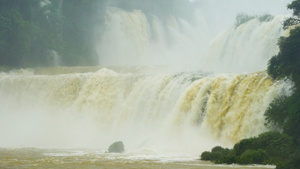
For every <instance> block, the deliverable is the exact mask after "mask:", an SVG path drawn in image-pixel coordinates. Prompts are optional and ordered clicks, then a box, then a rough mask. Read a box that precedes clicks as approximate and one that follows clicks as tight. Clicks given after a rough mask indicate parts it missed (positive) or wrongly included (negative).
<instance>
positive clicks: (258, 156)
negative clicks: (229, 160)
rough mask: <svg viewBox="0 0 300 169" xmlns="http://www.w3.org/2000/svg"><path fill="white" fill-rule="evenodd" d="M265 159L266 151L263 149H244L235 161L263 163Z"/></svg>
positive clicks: (240, 162)
mask: <svg viewBox="0 0 300 169" xmlns="http://www.w3.org/2000/svg"><path fill="white" fill-rule="evenodd" d="M266 159H267V152H266V151H265V150H262V149H258V150H246V151H245V152H244V153H243V154H242V155H241V156H240V158H238V161H237V162H238V163H239V164H263V163H264V161H265V160H266Z"/></svg>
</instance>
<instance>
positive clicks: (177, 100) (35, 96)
mask: <svg viewBox="0 0 300 169" xmlns="http://www.w3.org/2000/svg"><path fill="white" fill-rule="evenodd" d="M284 85H285V83H280V82H278V83H273V82H272V81H271V80H270V79H269V77H268V76H267V74H266V73H264V72H257V73H253V74H249V75H246V74H242V75H230V74H224V75H217V76H214V75H213V76H211V75H210V76H208V75H201V74H193V73H186V74H185V73H184V74H159V75H156V74H144V73H143V74H134V73H117V72H114V71H112V70H108V69H100V70H99V71H98V72H95V73H83V74H62V75H31V74H29V75H7V74H4V75H1V76H0V93H1V95H0V100H1V104H2V106H1V109H0V113H1V117H2V118H1V120H0V121H1V123H0V126H1V127H0V129H1V133H2V136H3V139H1V141H0V143H1V145H9V146H13V145H15V144H16V145H19V144H21V145H23V144H24V145H28V146H34V145H39V146H62V147H64V146H65V147H72V146H75V147H76V146H88V145H89V146H92V147H99V146H100V147H101V146H103V147H105V145H108V144H109V143H110V142H112V141H113V140H118V139H122V140H124V141H125V142H126V143H127V147H128V149H129V150H130V149H139V148H147V147H148V148H149V147H151V148H154V147H155V148H157V149H164V150H165V149H175V150H176V149H179V150H181V149H182V151H183V150H185V151H188V150H189V151H192V150H196V151H198V152H199V151H201V150H204V148H206V147H207V144H205V145H203V144H204V143H205V141H207V140H211V141H212V142H211V143H212V144H213V143H214V141H213V140H215V141H216V142H222V144H226V143H228V144H229V145H230V144H232V143H235V142H236V141H238V140H240V139H241V138H245V137H251V136H255V135H257V134H259V133H261V132H263V131H265V130H266V128H265V127H264V115H263V114H264V111H265V110H266V108H267V107H268V104H269V103H270V102H271V101H272V99H273V98H274V97H276V96H277V95H279V94H282V92H283V90H284V89H285V88H284ZM20 126H21V127H20ZM20 133H21V134H20ZM32 135H34V137H31V136H32ZM191 143H192V144H191ZM199 143H202V144H199ZM178 145H181V146H182V145H187V146H182V147H181V148H178V147H176V146H178ZM189 146H191V147H189ZM198 146H199V147H198ZM211 146H212V145H211ZM195 147H198V149H195Z"/></svg>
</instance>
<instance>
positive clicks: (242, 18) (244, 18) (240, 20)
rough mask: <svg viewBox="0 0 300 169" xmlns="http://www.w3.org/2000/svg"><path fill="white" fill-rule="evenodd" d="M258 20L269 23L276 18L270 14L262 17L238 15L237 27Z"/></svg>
mask: <svg viewBox="0 0 300 169" xmlns="http://www.w3.org/2000/svg"><path fill="white" fill-rule="evenodd" d="M255 18H257V19H258V20H259V21H260V22H269V21H271V20H272V19H273V18H274V17H273V16H272V15H270V14H265V15H261V16H254V15H247V14H243V13H242V14H238V15H237V16H236V19H235V27H239V26H240V25H242V24H244V23H246V22H248V21H250V20H252V19H255Z"/></svg>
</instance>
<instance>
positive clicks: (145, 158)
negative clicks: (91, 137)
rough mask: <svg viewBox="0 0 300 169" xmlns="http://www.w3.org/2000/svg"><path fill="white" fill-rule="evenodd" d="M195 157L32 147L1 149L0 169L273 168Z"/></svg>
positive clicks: (155, 153)
mask: <svg viewBox="0 0 300 169" xmlns="http://www.w3.org/2000/svg"><path fill="white" fill-rule="evenodd" d="M197 158H198V157H197V156H195V155H188V154H163V153H157V152H150V151H149V152H146V151H143V152H130V153H123V154H108V153H105V151H102V150H80V149H78V150H75V149H72V150H62V149H36V148H17V149H16V148H1V149H0V168H1V169H2V168H4V169H6V168H8V169H14V168H15V169H24V168H28V169H29V168H30V169H32V168H33V169H43V168H45V169H46V168H80V169H81V168H88V169H93V168H97V169H98V168H101V169H102V168H114V169H115V168H137V169H143V168H144V169H147V168H162V169H169V168H170V169H177V168H178V169H179V168H190V169H193V168H199V169H219V168H222V169H229V168H237V169H243V168H245V169H246V168H247V169H252V168H253V169H254V168H255V169H263V168H275V167H274V166H238V165H214V164H211V163H209V162H203V161H200V160H198V159H197Z"/></svg>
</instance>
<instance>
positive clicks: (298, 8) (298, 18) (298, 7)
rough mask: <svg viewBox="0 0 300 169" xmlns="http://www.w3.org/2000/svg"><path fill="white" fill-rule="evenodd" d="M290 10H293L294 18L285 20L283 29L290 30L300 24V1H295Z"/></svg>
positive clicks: (289, 7) (289, 6)
mask: <svg viewBox="0 0 300 169" xmlns="http://www.w3.org/2000/svg"><path fill="white" fill-rule="evenodd" d="M287 7H288V9H291V10H293V15H294V16H293V17H290V18H289V19H287V20H285V22H284V23H283V28H284V29H288V28H289V27H291V26H294V25H297V24H299V23H300V0H295V1H293V2H292V3H291V4H289V5H288V6H287Z"/></svg>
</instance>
